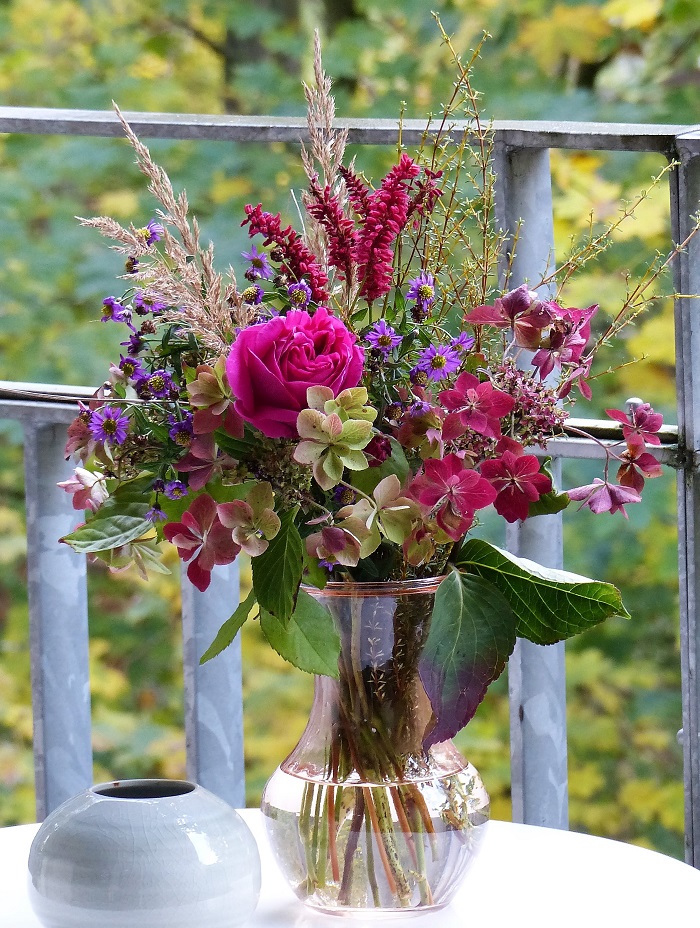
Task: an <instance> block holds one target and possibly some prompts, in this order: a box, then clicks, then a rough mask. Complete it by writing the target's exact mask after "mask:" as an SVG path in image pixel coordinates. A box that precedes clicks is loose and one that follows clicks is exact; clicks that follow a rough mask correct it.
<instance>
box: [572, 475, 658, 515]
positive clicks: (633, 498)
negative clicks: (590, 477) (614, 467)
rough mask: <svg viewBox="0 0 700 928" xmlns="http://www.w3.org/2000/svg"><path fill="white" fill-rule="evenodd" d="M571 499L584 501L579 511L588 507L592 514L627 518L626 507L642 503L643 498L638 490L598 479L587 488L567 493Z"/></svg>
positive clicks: (576, 488) (574, 489)
mask: <svg viewBox="0 0 700 928" xmlns="http://www.w3.org/2000/svg"><path fill="white" fill-rule="evenodd" d="M566 492H567V494H568V496H569V499H573V500H577V501H578V500H582V503H581V505H580V506H579V509H583V507H584V506H588V508H589V509H590V510H591V512H595V513H599V512H610V513H613V512H618V511H619V512H621V513H622V515H623V516H624V517H625V518H627V512H626V511H625V506H626V505H627V504H628V503H641V501H642V497H641V496H640V495H639V493H637V491H636V490H633V489H630V488H629V487H624V486H619V485H618V484H615V483H608V482H607V480H601V479H600V477H596V478H595V480H594V481H593V483H589V484H588V485H587V486H585V487H574V488H573V490H567V491H566Z"/></svg>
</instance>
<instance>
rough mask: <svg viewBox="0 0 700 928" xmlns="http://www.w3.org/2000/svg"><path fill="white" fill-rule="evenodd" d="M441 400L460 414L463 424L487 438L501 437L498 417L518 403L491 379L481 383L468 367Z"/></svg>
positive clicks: (506, 413)
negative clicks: (469, 371) (499, 388)
mask: <svg viewBox="0 0 700 928" xmlns="http://www.w3.org/2000/svg"><path fill="white" fill-rule="evenodd" d="M440 402H441V403H442V405H443V406H444V407H445V409H447V410H449V411H450V412H452V413H456V414H458V415H459V420H460V422H461V424H462V425H463V426H465V427H466V428H470V429H471V430H472V431H474V432H478V433H479V434H480V435H486V436H487V437H488V438H500V436H501V423H500V422H499V419H502V418H503V417H504V416H507V415H508V413H509V412H511V410H512V409H513V407H514V406H515V400H514V399H513V397H512V396H510V395H509V394H508V393H504V392H503V391H502V390H496V389H495V388H494V386H493V384H492V383H491V381H490V380H485V381H484V382H483V383H482V382H481V381H480V380H479V378H478V377H475V376H474V374H469V373H467V372H466V371H465V373H463V374H460V375H459V377H458V378H457V380H456V381H455V385H454V387H453V388H452V389H451V390H443V391H442V392H441V393H440Z"/></svg>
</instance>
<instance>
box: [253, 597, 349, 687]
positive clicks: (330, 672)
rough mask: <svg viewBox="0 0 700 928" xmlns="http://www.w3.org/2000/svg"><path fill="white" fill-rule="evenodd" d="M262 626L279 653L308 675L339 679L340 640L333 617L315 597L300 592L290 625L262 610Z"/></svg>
mask: <svg viewBox="0 0 700 928" xmlns="http://www.w3.org/2000/svg"><path fill="white" fill-rule="evenodd" d="M260 626H261V628H262V630H263V633H264V635H265V637H266V638H267V640H268V641H269V642H270V644H271V645H272V647H273V648H274V649H275V651H277V653H278V654H279V655H280V656H281V657H283V658H284V659H285V660H286V661H289V663H290V664H294V666H295V667H298V668H299V669H300V670H305V671H306V672H307V673H316V674H323V675H324V676H326V677H337V676H338V655H339V654H340V638H339V637H338V632H337V631H336V629H335V624H334V622H333V617H332V616H331V614H330V612H329V611H328V610H327V609H326V608H325V606H322V605H321V604H320V603H319V602H318V601H317V600H316V599H314V597H313V596H311V595H309V593H307V592H305V591H304V590H299V596H298V598H297V604H296V609H295V610H294V612H293V613H292V615H291V616H290V618H289V620H288V621H287V622H282V621H281V620H280V619H279V618H277V617H276V616H274V615H272V614H271V613H269V612H267V611H266V610H264V609H261V610H260Z"/></svg>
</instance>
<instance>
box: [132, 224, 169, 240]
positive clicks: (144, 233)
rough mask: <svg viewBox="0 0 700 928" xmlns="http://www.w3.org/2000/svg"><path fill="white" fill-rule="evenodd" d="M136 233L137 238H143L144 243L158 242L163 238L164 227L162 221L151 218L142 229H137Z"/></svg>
mask: <svg viewBox="0 0 700 928" xmlns="http://www.w3.org/2000/svg"><path fill="white" fill-rule="evenodd" d="M136 234H137V235H138V237H139V238H142V239H143V241H144V244H145V245H152V244H153V243H154V242H159V241H160V240H161V239H162V238H163V236H164V235H165V229H164V228H163V225H162V223H160V222H156V220H155V219H151V221H150V222H149V223H147V224H146V226H145V227H144V228H143V229H138V230H137V232H136Z"/></svg>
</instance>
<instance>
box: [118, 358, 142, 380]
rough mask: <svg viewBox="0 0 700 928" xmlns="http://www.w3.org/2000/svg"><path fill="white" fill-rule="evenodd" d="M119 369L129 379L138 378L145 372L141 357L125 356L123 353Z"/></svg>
mask: <svg viewBox="0 0 700 928" xmlns="http://www.w3.org/2000/svg"><path fill="white" fill-rule="evenodd" d="M119 370H120V371H121V372H122V374H124V375H125V376H126V377H127V378H128V379H129V380H138V379H139V378H140V377H141V376H142V375H143V374H144V369H143V365H142V364H141V361H140V360H139V358H131V357H126V358H125V357H124V355H123V354H120V355H119Z"/></svg>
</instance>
